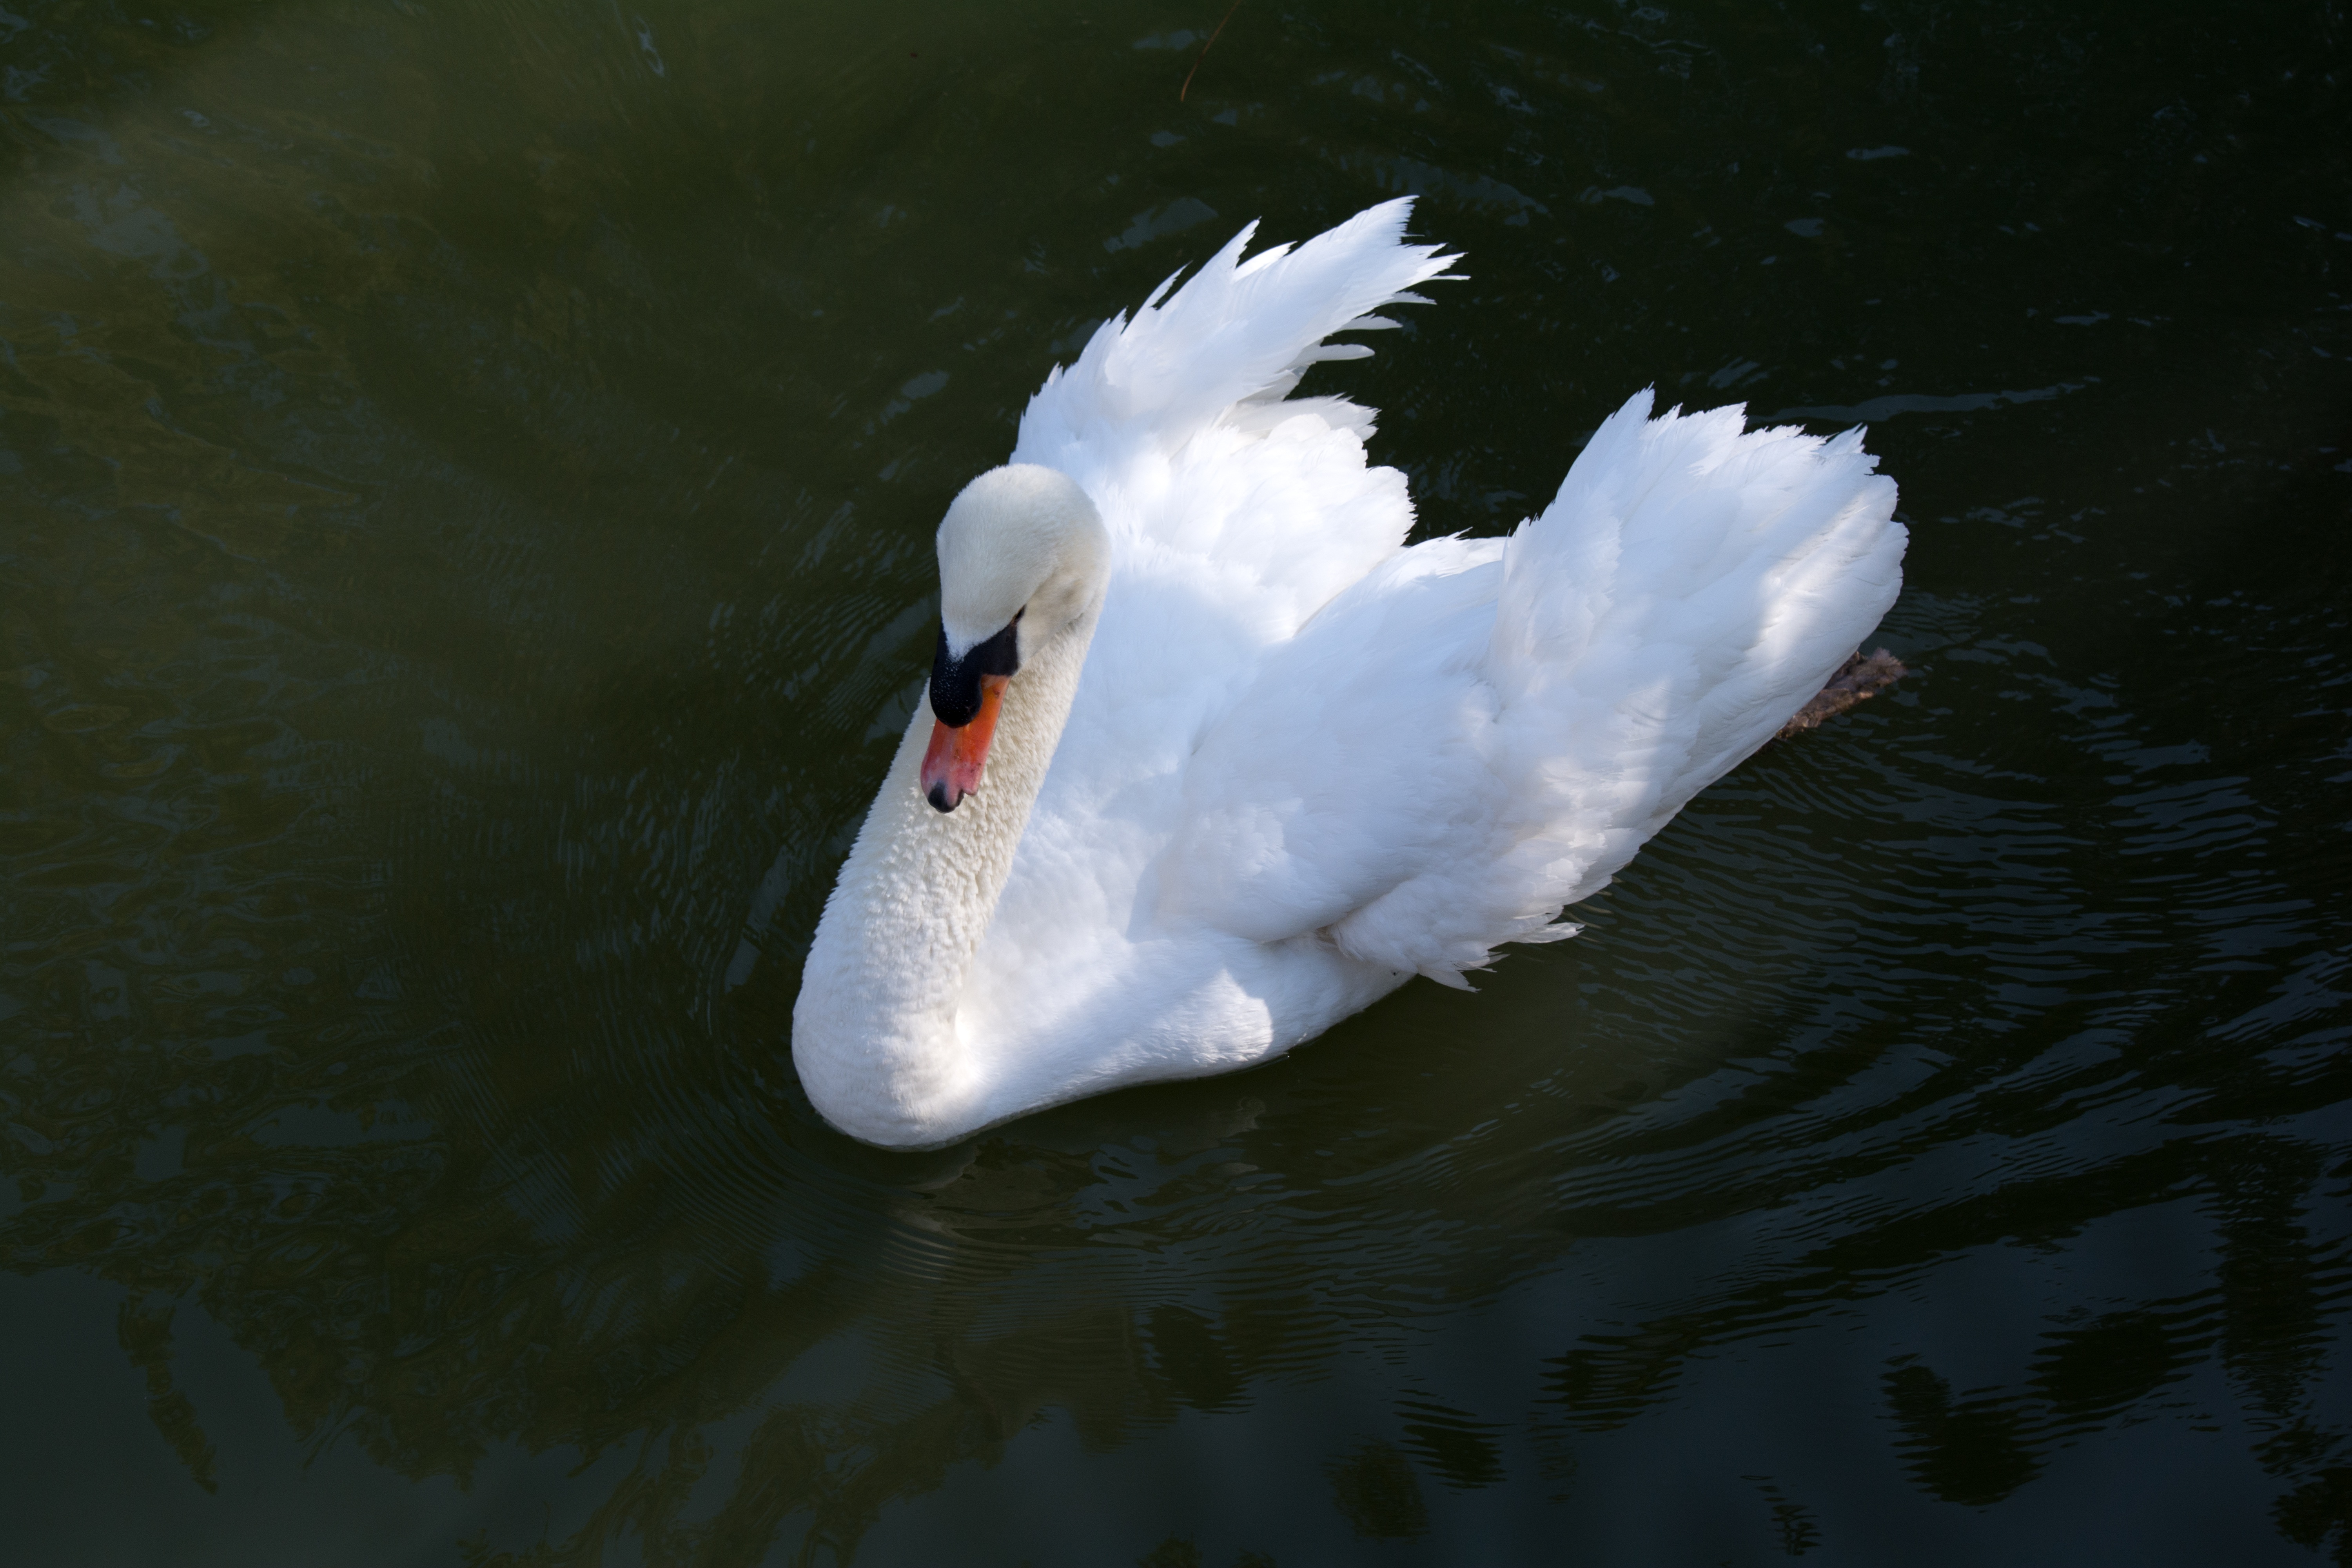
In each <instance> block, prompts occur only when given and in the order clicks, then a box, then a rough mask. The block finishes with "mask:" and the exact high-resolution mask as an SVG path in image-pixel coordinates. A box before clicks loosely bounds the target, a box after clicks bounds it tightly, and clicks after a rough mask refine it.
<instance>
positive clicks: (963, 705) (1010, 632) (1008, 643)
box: [931, 611, 1026, 730]
mask: <svg viewBox="0 0 2352 1568" xmlns="http://www.w3.org/2000/svg"><path fill="white" fill-rule="evenodd" d="M1025 613H1026V612H1025V611H1024V612H1021V613H1018V614H1015V615H1014V616H1013V619H1012V621H1011V622H1010V623H1008V624H1007V625H1006V626H1005V628H1004V629H1003V631H1001V632H998V633H997V634H996V635H995V636H994V637H990V638H988V639H987V640H985V641H983V642H977V643H974V644H973V645H972V646H971V647H969V648H967V649H965V650H964V655H963V657H962V658H956V657H955V656H954V655H953V654H951V653H950V652H949V651H948V628H947V626H946V625H945V624H944V623H942V624H941V626H940V647H939V651H938V652H937V653H935V654H933V655H932V656H931V712H932V713H933V714H935V715H936V716H937V717H938V719H939V721H940V723H942V724H945V725H946V726H947V727H948V728H949V729H950V730H960V729H961V728H962V727H963V726H964V725H966V724H969V723H971V721H972V716H973V715H974V714H976V713H978V712H979V711H980V679H981V677H982V676H984V675H998V676H1004V677H1007V678H1010V677H1011V676H1013V675H1014V674H1016V673H1017V672H1018V671H1019V670H1020V668H1021V615H1022V614H1025Z"/></svg>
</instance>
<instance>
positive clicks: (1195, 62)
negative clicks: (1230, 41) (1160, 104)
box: [1176, 0, 1242, 103]
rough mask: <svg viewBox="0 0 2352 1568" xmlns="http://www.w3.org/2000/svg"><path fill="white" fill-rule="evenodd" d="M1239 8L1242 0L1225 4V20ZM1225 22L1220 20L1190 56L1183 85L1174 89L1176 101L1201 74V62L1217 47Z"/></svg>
mask: <svg viewBox="0 0 2352 1568" xmlns="http://www.w3.org/2000/svg"><path fill="white" fill-rule="evenodd" d="M1241 8H1242V0H1234V3H1233V4H1232V5H1228V6H1226V7H1225V22H1230V21H1232V20H1233V19H1234V12H1236V11H1238V10H1240V9H1241ZM1225 22H1220V23H1218V24H1217V32H1216V33H1211V34H1210V35H1209V41H1208V42H1207V43H1205V44H1202V46H1201V52H1200V53H1199V54H1197V55H1195V56H1193V57H1192V69H1191V70H1188V71H1186V72H1185V73H1184V85H1183V86H1182V87H1180V88H1178V89H1176V101H1177V102H1179V103H1181V102H1183V101H1184V95H1185V94H1186V93H1188V92H1190V91H1192V79H1193V78H1194V77H1196V76H1198V75H1200V74H1201V62H1202V60H1205V59H1207V58H1209V51H1210V50H1211V49H1213V48H1215V47H1217V33H1222V32H1223V31H1224V30H1225Z"/></svg>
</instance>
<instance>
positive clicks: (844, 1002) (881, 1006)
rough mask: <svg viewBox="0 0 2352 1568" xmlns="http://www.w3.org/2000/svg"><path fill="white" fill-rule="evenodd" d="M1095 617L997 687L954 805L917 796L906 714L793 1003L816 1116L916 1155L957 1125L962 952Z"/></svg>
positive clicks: (965, 1064) (969, 1092) (964, 1075)
mask: <svg viewBox="0 0 2352 1568" xmlns="http://www.w3.org/2000/svg"><path fill="white" fill-rule="evenodd" d="M1099 611H1100V601H1099V598H1097V601H1096V603H1095V604H1094V605H1092V606H1091V607H1089V608H1088V609H1087V611H1086V613H1085V614H1083V615H1082V616H1080V617H1079V618H1078V619H1077V620H1076V622H1074V623H1072V624H1071V625H1070V626H1067V627H1066V629H1065V630H1064V631H1063V632H1062V633H1060V634H1059V635H1058V636H1055V637H1053V638H1051V639H1050V640H1048V641H1047V642H1046V643H1045V646H1043V647H1040V648H1038V649H1037V650H1036V652H1035V654H1034V657H1033V658H1028V659H1027V660H1025V661H1024V664H1023V666H1022V668H1021V673H1020V674H1019V675H1018V676H1016V677H1015V678H1014V679H1013V680H1012V681H1011V682H1010V683H1009V684H1008V685H1007V686H1006V688H1005V690H1004V699H1003V710H1002V711H1001V712H1000V714H999V716H998V719H997V724H996V735H995V739H994V741H993V742H992V745H991V746H990V748H989V754H988V762H987V766H986V768H985V770H984V772H983V773H982V779H981V784H980V788H979V789H978V790H977V791H975V792H974V793H973V794H971V795H967V796H966V797H964V799H963V801H962V802H961V804H960V805H958V806H957V807H956V809H955V810H953V811H951V812H940V811H938V810H935V809H934V808H933V807H932V806H931V805H930V804H929V802H928V801H926V800H925V799H924V798H923V792H922V784H921V772H922V760H923V752H924V750H925V748H926V747H927V745H928V744H929V739H930V734H931V728H932V725H933V723H934V720H933V717H932V714H931V710H930V706H929V704H928V703H924V702H919V703H917V704H916V709H915V713H914V717H913V719H912V721H910V722H909V723H908V727H907V732H906V735H905V736H904V738H902V739H901V740H900V742H899V743H898V753H897V755H896V756H895V758H894V759H893V760H892V762H891V764H890V773H889V776H888V778H887V781H886V782H885V783H884V784H883V786H882V791H881V793H880V795H877V796H876V798H875V802H874V805H873V809H872V810H871V811H870V812H868V813H867V815H866V825H865V826H864V827H863V828H862V829H861V830H860V831H859V833H858V836H857V842H856V846H855V847H852V848H851V850H850V852H849V859H848V861H847V862H846V863H845V865H844V866H843V867H842V870H841V876H840V879H839V881H838V882H837V883H836V884H835V889H834V892H833V896H832V898H831V899H829V900H827V901H826V904H825V910H824V919H823V921H820V922H819V924H818V927H817V933H816V939H815V941H814V943H813V944H812V945H811V947H810V950H809V956H808V963H807V966H806V969H805V971H804V973H803V981H802V986H801V994H800V1000H799V1002H798V1003H797V1004H796V1005H795V1006H794V1008H793V1060H794V1064H795V1066H796V1067H798V1068H799V1070H800V1076H801V1080H802V1083H803V1086H804V1087H805V1088H806V1089H807V1090H808V1093H809V1098H810V1099H811V1100H812V1101H814V1103H815V1105H816V1108H817V1110H819V1112H821V1113H822V1114H823V1115H824V1118H825V1120H826V1121H831V1122H832V1123H833V1124H834V1125H835V1126H836V1127H838V1128H840V1129H841V1130H842V1131H845V1132H848V1133H849V1134H850V1135H851V1136H853V1137H856V1138H861V1139H864V1140H866V1142H873V1143H881V1144H885V1145H888V1146H892V1147H901V1148H919V1147H924V1146H927V1145H929V1144H934V1143H938V1142H947V1141H950V1139H946V1138H941V1137H940V1136H938V1132H939V1130H941V1129H953V1128H956V1127H959V1126H968V1125H970V1124H971V1110H972V1104H973V1101H974V1100H975V1099H976V1098H977V1097H979V1096H981V1095H982V1094H984V1092H985V1084H986V1082H987V1075H986V1074H985V1073H984V1072H982V1071H981V1070H979V1068H980V1065H981V1064H978V1063H976V1062H975V1061H974V1060H973V1059H972V1057H971V1050H970V1048H969V1047H970V1044H971V1043H970V1042H968V1041H965V1040H963V1039H962V1038H961V1037H960V1035H959V1032H958V1026H957V1012H958V1004H959V1001H960V999H961V996H962V994H963V991H964V986H965V983H966V980H967V978H968V977H969V975H970V973H971V964H972V957H973V954H974V953H975V952H977V951H978V949H979V947H980V942H981V938H982V936H983V935H984V934H986V932H987V930H988V925H989V921H991V920H992V918H993V916H994V914H995V910H996V902H997V900H998V898H999V897H1000V896H1001V895H1002V894H1003V890H1004V885H1005V882H1006V880H1007V879H1009V878H1010V877H1011V875H1012V870H1013V851H1014V850H1015V849H1016V848H1017V847H1019V845H1020V841H1021V835H1022V831H1023V830H1024V828H1025V827H1026V826H1027V825H1028V821H1029V814H1030V811H1031V809H1032V807H1033V806H1034V805H1035V804H1036V800H1037V795H1038V793H1039V791H1040V790H1041V789H1042V788H1043V787H1044V785H1045V772H1046V769H1047V767H1048V766H1049V765H1050V763H1052V761H1053V756H1054V751H1055V746H1056V745H1057V744H1058V743H1059V742H1060V739H1061V733H1062V729H1063V726H1064V725H1065V724H1066V722H1067V721H1068V719H1069V713H1070V706H1071V704H1072V702H1073V701H1074V700H1076V695H1077V685H1078V676H1079V673H1080V670H1081V668H1082V667H1083V666H1084V664H1085V661H1086V653H1087V645H1088V644H1089V643H1090V642H1091V641H1092V640H1093V637H1094V628H1095V622H1096V618H1097V615H1098V614H1099Z"/></svg>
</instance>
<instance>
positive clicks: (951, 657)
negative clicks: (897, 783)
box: [922, 463, 1110, 811]
mask: <svg viewBox="0 0 2352 1568" xmlns="http://www.w3.org/2000/svg"><path fill="white" fill-rule="evenodd" d="M939 548H940V642H939V651H938V653H937V655H936V656H935V657H934V658H933V659H932V661H931V714H932V717H933V718H935V719H936V720H937V721H939V722H938V725H937V727H936V728H935V729H934V730H933V731H932V732H931V744H930V749H929V752H926V753H925V755H924V758H923V773H922V783H923V795H924V798H926V799H927V800H929V802H930V803H931V805H934V806H936V807H938V808H939V809H940V810H941V811H953V810H954V809H955V808H956V806H957V805H959V804H960V803H961V801H962V799H963V797H964V796H965V795H970V794H971V792H972V791H973V790H974V789H976V788H978V787H979V784H980V774H981V768H982V765H983V764H984V763H986V762H987V760H988V745H989V741H990V739H991V738H992V736H993V735H994V733H995V731H996V714H997V710H998V707H999V705H1000V704H1001V702H1002V700H1003V692H1004V688H1005V686H1006V685H1007V684H1008V683H1009V682H1011V681H1012V679H1013V678H1014V677H1015V676H1016V675H1018V674H1019V673H1020V671H1021V666H1022V664H1023V662H1024V659H1026V658H1031V657H1034V654H1035V653H1036V651H1037V650H1038V649H1040V648H1042V647H1045V645H1046V644H1047V643H1049V642H1051V641H1053V640H1054V639H1055V637H1060V636H1061V635H1062V634H1063V633H1065V632H1066V631H1068V630H1069V629H1070V627H1072V626H1075V625H1076V624H1077V622H1078V621H1079V619H1080V618H1081V617H1083V616H1085V615H1086V614H1087V611H1088V610H1090V609H1091V608H1093V606H1094V605H1096V604H1097V602H1099V601H1100V599H1101V597H1102V591H1103V586H1104V584H1105V583H1106V582H1107V581H1108V577H1109V574H1110V535H1109V534H1108V532H1107V531H1105V530H1104V528H1103V524H1102V518H1101V516H1100V515H1099V514H1098V513H1097V511H1096V510H1095V507H1094V503H1093V502H1092V501H1090V500H1087V492H1086V491H1084V490H1082V489H1079V488H1078V484H1077V481H1076V480H1075V479H1071V478H1070V477H1069V476H1068V475H1067V474H1063V473H1058V472H1056V471H1055V470H1054V469H1052V468H1040V467H1039V466H1037V465H1036V464H1034V463H1008V464H1006V465H1005V466H1004V467H1003V468H991V469H990V470H989V471H988V472H986V473H984V474H982V475H981V476H980V477H979V478H978V479H974V480H972V481H971V483H970V484H968V485H966V486H964V488H963V490H962V493H961V494H960V495H958V496H957V497H956V499H955V500H954V501H953V502H951V503H950V505H949V507H948V514H947V516H946V518H945V519H944V520H942V521H941V522H940V536H939Z"/></svg>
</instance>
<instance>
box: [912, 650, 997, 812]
mask: <svg viewBox="0 0 2352 1568" xmlns="http://www.w3.org/2000/svg"><path fill="white" fill-rule="evenodd" d="M1007 679H1010V678H1009V677H1006V676H1002V675H983V676H982V677H981V678H980V711H978V712H977V713H974V714H973V715H972V716H971V723H969V724H959V725H955V726H953V727H950V726H949V725H946V724H933V725H932V726H931V744H930V749H929V750H928V751H926V752H924V753H923V798H924V799H925V800H928V801H929V802H930V803H931V805H934V806H936V807H938V808H939V809H940V810H941V811H953V810H954V809H955V808H956V807H957V806H958V805H961V804H962V802H963V797H964V796H966V795H971V794H972V793H973V792H974V791H976V790H978V789H979V788H980V770H981V768H982V765H983V764H985V763H987V761H988V742H989V741H990V740H991V739H992V738H993V737H994V735H995V734H996V714H997V710H999V709H1001V708H1002V707H1003V705H1004V683H1005V681H1006V680H1007Z"/></svg>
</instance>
